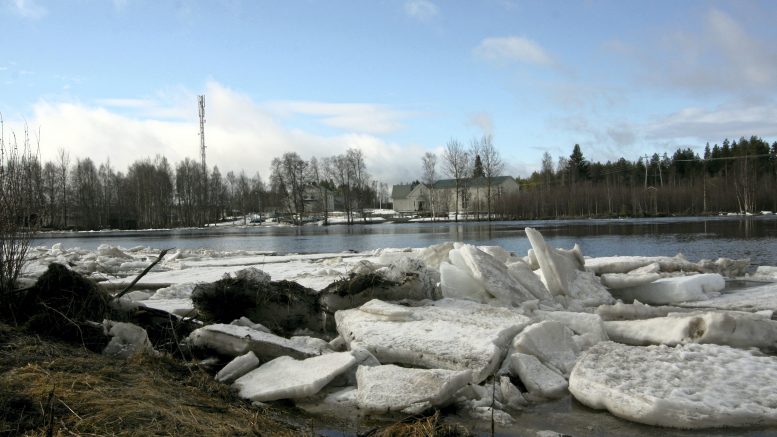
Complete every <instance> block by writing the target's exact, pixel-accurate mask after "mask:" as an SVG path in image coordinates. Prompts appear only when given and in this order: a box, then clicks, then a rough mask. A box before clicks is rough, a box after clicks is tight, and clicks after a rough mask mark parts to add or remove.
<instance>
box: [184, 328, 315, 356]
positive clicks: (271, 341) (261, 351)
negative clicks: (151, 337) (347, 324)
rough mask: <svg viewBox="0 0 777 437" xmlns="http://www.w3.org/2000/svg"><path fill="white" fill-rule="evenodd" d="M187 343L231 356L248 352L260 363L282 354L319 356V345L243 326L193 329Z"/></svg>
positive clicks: (300, 338)
mask: <svg viewBox="0 0 777 437" xmlns="http://www.w3.org/2000/svg"><path fill="white" fill-rule="evenodd" d="M188 341H189V342H190V344H191V345H192V346H195V347H202V348H207V349H212V350H215V351H216V352H218V353H220V354H223V355H228V356H233V357H237V356H239V355H243V354H245V353H247V352H249V351H251V352H253V353H254V354H256V356H257V357H258V358H259V359H260V360H262V361H267V360H271V359H273V358H277V357H280V356H282V355H288V356H290V357H294V358H308V357H312V356H316V355H321V353H322V350H321V348H320V346H319V345H317V344H311V343H310V342H309V341H306V339H305V338H304V337H294V338H293V339H288V338H284V337H280V336H277V335H275V334H272V333H269V332H263V331H258V330H256V329H252V328H250V327H247V326H237V325H227V324H223V323H216V324H213V325H207V326H203V327H202V328H199V329H195V330H194V331H192V333H191V334H189V337H188ZM321 342H323V340H321ZM324 343H325V342H324Z"/></svg>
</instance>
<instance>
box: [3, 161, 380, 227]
mask: <svg viewBox="0 0 777 437" xmlns="http://www.w3.org/2000/svg"><path fill="white" fill-rule="evenodd" d="M6 148H7V147H6ZM6 155H7V154H6ZM8 158H9V156H5V157H3V158H0V160H2V162H5V163H6V164H8V163H9V162H10V161H8ZM7 161H8V162H7ZM14 165H16V166H19V165H23V166H24V169H25V171H24V172H17V173H16V174H23V175H24V177H23V180H22V181H21V182H20V183H21V184H22V185H23V186H24V187H25V188H24V193H25V196H27V197H29V201H27V202H25V204H26V205H29V206H30V213H29V214H27V213H26V212H25V213H24V214H22V216H23V217H21V216H20V217H17V218H16V219H15V220H17V221H20V220H21V221H25V222H29V221H34V222H35V225H36V226H38V227H41V228H44V229H95V230H96V229H147V228H168V227H187V226H205V225H207V224H209V223H214V222H219V221H224V220H227V219H232V220H234V219H236V218H237V219H238V220H241V219H242V220H243V222H244V223H245V222H247V221H248V220H249V218H248V216H249V215H250V214H252V213H254V214H257V215H259V216H273V217H278V218H280V219H284V220H289V221H293V222H295V223H301V222H302V221H304V220H306V219H308V218H309V217H311V216H313V217H315V218H323V220H326V219H327V218H328V216H329V213H330V212H331V211H332V210H334V209H335V208H337V209H338V210H339V211H344V212H345V216H346V218H347V222H348V223H353V222H354V221H355V220H356V216H357V215H358V214H362V215H363V212H364V209H365V208H368V207H372V206H373V205H378V204H381V203H385V202H387V201H388V187H387V185H386V184H382V183H378V182H376V181H373V180H372V179H371V178H370V176H369V173H368V172H367V167H366V164H365V159H364V155H363V153H362V151H361V150H359V149H349V150H348V151H347V152H346V153H344V154H341V155H335V156H331V157H324V158H321V159H317V158H316V157H313V158H311V159H310V160H308V161H306V160H303V159H302V158H301V157H300V156H299V155H298V154H297V153H293V152H292V153H285V154H283V155H282V156H281V157H278V158H275V159H274V160H273V161H272V173H271V175H270V179H269V184H266V183H265V182H264V180H263V179H262V177H261V176H260V174H259V173H258V172H257V173H255V174H254V175H253V176H248V175H247V174H246V173H245V172H244V171H241V172H239V173H235V172H232V171H230V172H227V173H226V174H222V172H221V171H220V170H219V168H218V167H217V166H214V167H213V168H212V169H206V168H204V167H203V166H202V164H201V163H200V162H197V161H195V160H193V159H190V158H186V159H184V160H182V161H180V162H178V163H177V164H171V163H170V162H169V161H168V160H167V158H165V157H164V156H156V157H154V158H153V159H151V158H144V159H139V160H137V161H135V162H133V163H132V164H130V165H129V167H128V168H127V169H126V171H119V170H117V169H116V168H114V166H113V165H112V164H111V162H110V160H107V161H105V162H103V163H100V164H97V163H95V162H94V161H93V160H92V159H91V158H89V157H83V158H75V159H73V158H71V156H70V153H69V152H67V151H66V150H65V149H60V150H59V151H58V153H57V156H56V159H54V160H52V161H47V162H41V161H40V159H39V158H38V155H37V154H27V155H24V160H22V159H16V160H15V161H14ZM4 167H7V166H1V165H0V170H2V169H3V168H4ZM19 177H21V176H19ZM17 185H18V184H17ZM15 186H16V185H15Z"/></svg>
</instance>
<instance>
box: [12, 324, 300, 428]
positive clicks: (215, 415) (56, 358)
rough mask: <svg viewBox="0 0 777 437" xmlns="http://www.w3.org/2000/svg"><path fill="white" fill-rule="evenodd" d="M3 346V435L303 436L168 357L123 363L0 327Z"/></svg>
mask: <svg viewBox="0 0 777 437" xmlns="http://www.w3.org/2000/svg"><path fill="white" fill-rule="evenodd" d="M0 345H1V346H0V435H30V436H36V435H55V436H71V435H81V436H83V435H100V436H103V435H117V436H149V435H170V436H172V435H176V436H177V435H193V436H197V435H199V436H206V435H207V436H210V435H213V436H231V435H280V436H283V435H288V436H298V435H304V434H307V432H306V431H304V430H302V429H299V428H296V427H294V426H291V425H289V424H288V423H285V422H284V421H283V417H282V413H280V412H278V411H275V410H272V409H257V408H253V407H251V406H250V405H248V404H247V403H245V402H243V401H241V400H239V399H237V398H235V397H234V395H233V394H232V393H231V392H230V391H229V389H228V387H227V386H225V385H223V384H219V383H216V382H215V381H213V379H212V378H211V377H210V376H209V375H207V374H206V373H204V372H203V371H201V370H199V369H196V368H195V369H190V368H188V367H186V366H185V365H184V364H182V363H180V362H177V361H175V360H173V359H169V358H152V357H140V358H138V359H136V360H133V361H130V362H123V361H118V360H115V359H111V358H107V357H103V356H102V355H98V354H95V353H93V352H89V351H86V350H84V349H83V348H78V347H74V346H70V345H67V344H64V343H54V342H48V341H42V340H40V339H39V338H37V337H34V336H31V335H27V334H23V333H21V332H19V331H17V330H15V329H10V328H8V327H5V326H3V325H0Z"/></svg>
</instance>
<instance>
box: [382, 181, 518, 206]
mask: <svg viewBox="0 0 777 437" xmlns="http://www.w3.org/2000/svg"><path fill="white" fill-rule="evenodd" d="M459 182H460V186H459V190H460V193H459V196H458V202H459V208H458V211H459V212H474V213H481V212H486V211H487V209H488V182H489V181H488V179H487V178H482V177H481V178H468V179H462V180H460V181H459ZM490 182H491V200H492V210H494V209H495V207H494V202H495V201H496V200H498V199H500V198H503V196H505V195H508V194H512V193H517V192H518V191H519V189H520V188H519V186H518V183H517V182H516V181H515V178H513V177H512V176H496V177H493V178H491V181H490ZM391 198H392V200H393V201H394V210H395V211H397V212H398V213H403V214H407V213H429V212H432V210H433V208H432V202H434V212H435V213H443V212H445V213H447V212H454V211H456V210H457V208H456V179H441V180H439V181H437V182H435V183H434V185H433V186H432V189H431V190H430V189H429V187H428V186H426V185H425V184H420V183H419V184H408V185H394V187H393V188H392V191H391Z"/></svg>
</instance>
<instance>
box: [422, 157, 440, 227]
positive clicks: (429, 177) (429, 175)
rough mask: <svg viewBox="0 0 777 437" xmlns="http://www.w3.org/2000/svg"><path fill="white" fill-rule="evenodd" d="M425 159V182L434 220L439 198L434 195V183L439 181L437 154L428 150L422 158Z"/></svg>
mask: <svg viewBox="0 0 777 437" xmlns="http://www.w3.org/2000/svg"><path fill="white" fill-rule="evenodd" d="M422 160H423V170H424V176H423V182H424V185H426V187H427V190H428V193H429V206H430V207H431V210H432V220H435V219H436V217H437V208H436V205H435V204H436V203H437V199H436V196H435V195H434V194H435V193H434V184H435V183H437V155H435V154H434V153H432V152H426V153H425V154H424V156H423V158H422Z"/></svg>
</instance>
